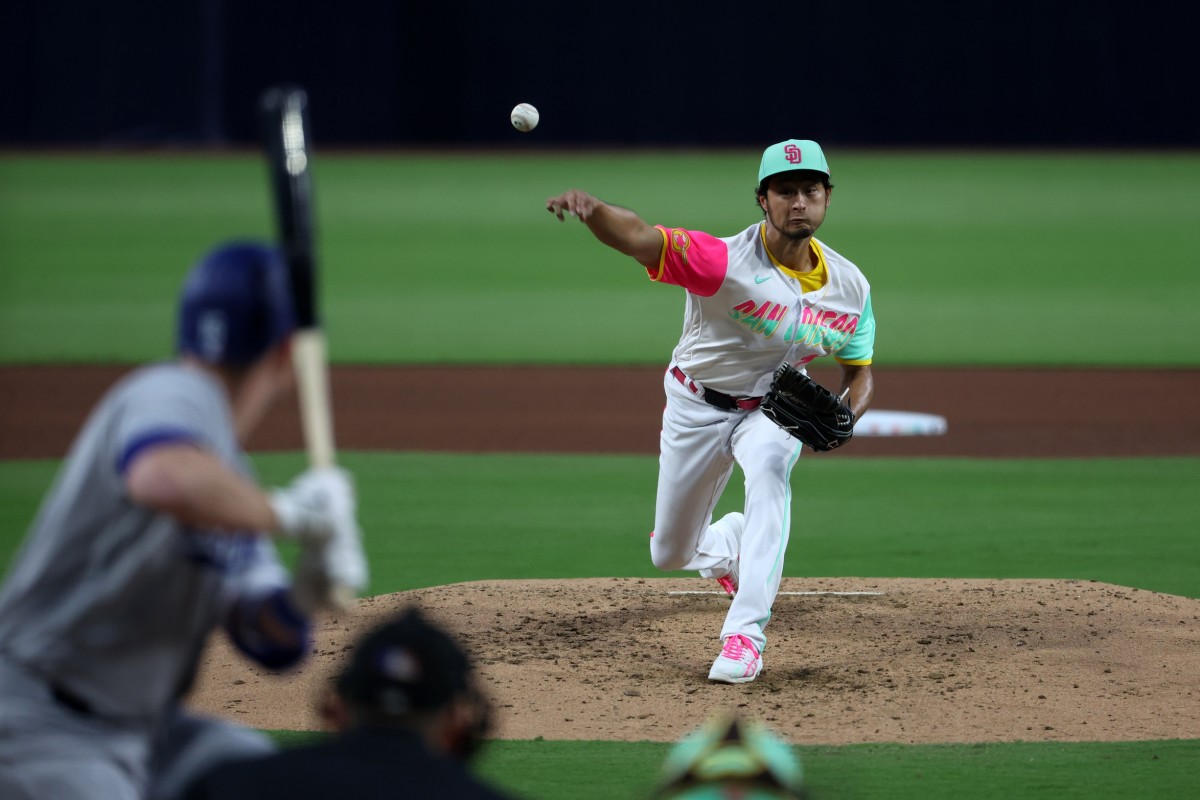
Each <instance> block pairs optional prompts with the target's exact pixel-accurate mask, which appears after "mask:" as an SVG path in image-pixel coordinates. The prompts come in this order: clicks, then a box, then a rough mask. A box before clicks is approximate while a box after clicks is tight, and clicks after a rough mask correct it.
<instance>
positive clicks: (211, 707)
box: [192, 578, 1200, 744]
mask: <svg viewBox="0 0 1200 800" xmlns="http://www.w3.org/2000/svg"><path fill="white" fill-rule="evenodd" d="M714 589H716V587H715V585H714V583H713V582H710V581H702V580H700V579H688V578H683V579H660V580H645V579H635V578H605V579H588V580H573V581H553V580H540V581H483V582H474V583H463V584H455V585H452V586H441V587H436V588H430V589H421V590H417V591H411V592H403V593H398V594H392V595H384V596H379V597H373V598H368V599H365V600H362V601H361V602H360V605H359V608H358V610H357V612H356V613H354V614H351V615H345V616H337V617H330V618H328V619H326V620H325V622H324V624H323V625H322V626H321V627H320V629H319V631H318V634H317V639H316V646H315V654H316V655H315V658H314V660H313V662H312V663H310V664H309V665H308V666H307V668H306V669H304V670H303V671H301V672H299V673H296V674H292V675H287V676H276V675H271V674H268V673H265V672H263V671H261V670H256V669H254V668H253V667H251V666H248V665H247V663H246V662H245V661H244V660H242V659H241V658H240V657H239V656H237V655H236V654H235V653H233V652H232V651H231V650H230V649H229V648H228V647H227V646H226V645H225V644H224V643H223V642H216V643H214V646H213V648H212V649H211V650H210V652H209V653H208V654H207V657H206V659H205V664H204V669H203V672H202V674H201V677H200V680H199V681H198V683H197V691H196V693H195V695H194V696H193V698H192V705H193V706H194V707H195V708H196V709H198V710H200V711H204V712H209V713H214V714H217V715H219V716H224V717H226V718H229V719H234V720H237V721H240V722H242V723H245V724H249V725H252V726H255V727H260V728H271V729H293V730H306V729H315V728H317V727H319V723H318V720H317V717H316V715H315V713H314V708H315V706H316V702H317V698H318V696H319V694H320V692H321V691H322V689H323V687H325V686H327V684H328V681H329V678H330V676H331V675H333V674H335V673H336V672H337V670H338V669H339V668H340V667H341V665H342V663H343V661H344V659H345V657H346V654H347V652H348V651H349V650H350V649H351V648H352V643H353V642H354V641H355V639H356V637H357V636H358V635H359V634H360V632H362V631H363V630H364V629H366V628H368V627H371V626H374V625H376V624H378V623H380V622H381V621H382V620H384V619H385V618H387V617H388V616H389V615H390V614H392V613H393V612H395V611H397V610H398V609H400V608H402V607H404V606H406V605H409V604H415V605H417V606H420V607H421V608H422V609H424V610H425V611H426V612H427V613H428V614H429V616H430V617H431V618H433V619H435V620H437V621H439V622H440V623H441V624H443V625H444V626H446V627H447V628H448V629H449V630H451V631H453V632H455V633H456V634H457V635H458V636H459V637H460V638H461V640H462V641H463V642H464V644H465V645H466V646H467V647H468V648H469V650H470V651H471V652H472V653H473V654H474V656H475V658H476V660H477V663H478V665H479V671H480V674H481V676H482V678H483V685H484V686H485V688H486V689H487V691H488V692H489V694H490V695H491V697H492V698H493V700H494V701H495V703H496V705H497V712H498V713H497V715H496V716H497V730H496V731H495V735H496V736H498V737H500V738H511V739H532V738H535V737H538V736H541V737H545V738H547V739H612V740H655V741H673V740H675V739H678V738H679V737H680V736H682V735H683V734H684V733H686V732H688V731H690V730H692V729H693V728H694V727H696V726H697V725H698V724H699V723H700V722H702V721H703V720H704V719H705V718H706V717H707V716H708V715H709V714H711V713H712V712H714V711H716V710H719V709H726V710H734V709H736V710H740V711H742V712H745V713H748V714H751V715H753V716H756V717H758V718H760V719H762V720H763V721H765V722H767V723H768V724H769V725H771V726H772V727H773V728H774V729H775V730H777V731H779V732H780V733H781V734H782V735H783V736H785V737H787V738H788V739H789V740H790V741H792V742H794V743H822V744H847V743H856V742H905V743H928V742H991V741H1015V740H1027V741H1032V740H1057V741H1068V740H1091V741H1105V740H1135V739H1162V738H1197V737H1200V703H1197V702H1196V700H1197V687H1198V686H1200V659H1197V658H1196V654H1197V652H1200V622H1198V620H1200V600H1194V599H1190V598H1184V597H1178V596H1174V595H1164V594H1158V593H1154V592H1147V591H1139V590H1137V589H1127V588H1124V587H1120V586H1113V585H1109V584H1103V583H1090V582H1080V581H1065V580H1064V581H1048V580H1009V581H993V580H909V579H903V580H901V579H887V580H884V579H868V578H836V579H834V578H812V579H798V578H793V579H785V580H784V582H783V586H782V588H781V593H780V596H779V598H778V600H777V601H776V603H775V609H774V615H773V617H772V621H771V624H770V625H769V626H768V628H767V634H768V637H769V643H768V646H767V649H766V651H765V652H764V660H765V671H764V673H763V675H762V676H761V677H760V678H759V680H757V681H755V682H754V683H751V684H746V685H742V686H728V685H724V684H713V683H710V682H708V680H707V679H706V678H707V674H708V668H709V665H710V663H711V660H712V659H713V658H714V657H715V656H716V654H717V651H718V649H719V641H718V639H717V634H718V632H719V630H720V626H721V620H722V619H723V617H724V614H725V610H726V608H727V606H728V603H729V601H728V600H727V599H726V598H725V597H724V595H723V594H719V593H716V592H714V591H713V590H714ZM845 593H852V594H845Z"/></svg>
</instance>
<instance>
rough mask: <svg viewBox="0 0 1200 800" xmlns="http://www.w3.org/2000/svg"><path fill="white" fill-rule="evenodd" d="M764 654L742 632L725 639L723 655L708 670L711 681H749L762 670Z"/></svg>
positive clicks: (722, 648)
mask: <svg viewBox="0 0 1200 800" xmlns="http://www.w3.org/2000/svg"><path fill="white" fill-rule="evenodd" d="M762 668H763V662H762V656H761V655H760V654H759V652H758V650H756V649H755V647H754V642H751V641H750V640H749V639H747V638H746V637H745V636H742V635H741V634H740V633H735V634H734V635H733V636H730V637H729V638H728V639H726V640H725V643H724V645H723V646H722V647H721V655H719V656H717V660H716V661H714V662H713V665H712V669H711V670H709V671H708V679H709V680H710V681H720V682H721V683H749V682H750V681H752V680H754V679H755V678H757V677H758V675H759V673H760V672H762Z"/></svg>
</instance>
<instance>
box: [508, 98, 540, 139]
mask: <svg viewBox="0 0 1200 800" xmlns="http://www.w3.org/2000/svg"><path fill="white" fill-rule="evenodd" d="M508 118H509V119H511V120H512V125H513V127H514V128H516V129H517V130H519V131H520V132H521V133H529V132H530V131H531V130H533V129H534V128H536V127H537V124H538V120H539V119H541V116H540V115H539V114H538V110H537V109H536V108H534V107H533V106H531V105H529V103H518V104H517V105H516V106H515V107H514V108H513V110H512V114H510V115H509V117H508Z"/></svg>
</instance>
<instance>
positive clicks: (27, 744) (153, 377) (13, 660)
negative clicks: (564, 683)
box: [0, 243, 366, 800]
mask: <svg viewBox="0 0 1200 800" xmlns="http://www.w3.org/2000/svg"><path fill="white" fill-rule="evenodd" d="M293 320H294V312H293V302H292V297H291V292H290V288H289V285H288V280H287V272H286V268H285V266H284V263H283V260H282V258H280V256H279V254H278V253H277V251H275V250H274V249H271V248H268V247H265V246H261V245H258V244H254V243H233V244H227V245H223V246H220V247H217V248H215V249H214V250H213V251H211V252H210V253H208V254H207V255H206V256H205V257H204V258H202V259H201V260H200V261H199V262H198V263H197V265H196V266H195V267H194V268H193V269H192V271H191V273H190V274H189V276H188V279H187V281H186V283H185V285H184V288H183V292H182V296H181V299H180V307H179V322H178V351H179V353H178V358H177V359H176V360H174V361H171V362H164V363H157V364H152V365H148V366H145V367H142V368H141V369H138V370H136V371H134V372H132V373H131V374H130V375H128V376H126V377H125V378H124V379H122V380H121V381H120V382H119V383H117V384H116V385H115V386H114V387H113V388H112V389H111V390H110V391H109V392H108V393H107V394H106V395H105V397H104V398H103V399H102V400H101V402H100V403H99V405H98V406H97V407H96V408H95V409H94V410H93V412H92V413H91V415H90V416H89V418H88V420H87V422H86V423H85V425H84V427H83V429H82V431H81V432H80V433H79V435H78V437H77V438H76V440H75V442H74V444H73V445H72V447H71V451H70V453H69V454H68V456H67V459H66V460H65V461H64V463H63V465H62V468H61V470H60V472H59V474H58V476H57V477H56V479H55V481H54V484H53V486H52V487H51V489H50V491H49V493H48V494H47V495H46V497H45V499H44V501H43V503H42V506H41V509H40V510H39V512H38V514H37V517H36V518H35V520H34V522H33V525H32V527H31V529H30V531H29V535H28V537H27V539H26V541H25V543H24V545H23V548H22V550H21V551H20V553H18V555H17V557H16V558H15V560H14V562H13V565H12V568H11V572H10V573H9V575H8V576H7V578H6V580H5V583H4V584H3V586H2V587H0V708H3V709H4V713H3V714H0V797H3V798H5V800H18V798H38V799H39V800H43V799H44V798H55V800H70V799H71V798H99V797H102V798H105V800H134V798H143V797H150V798H167V797H171V796H173V795H174V794H175V793H176V792H177V791H178V790H180V789H181V788H182V787H183V785H184V784H185V783H186V782H188V781H190V780H191V778H192V776H193V775H194V774H195V773H196V772H198V771H203V770H207V769H208V768H210V767H211V766H212V764H213V763H214V762H216V761H219V760H222V759H224V758H227V757H230V756H245V755H250V754H253V753H261V752H263V751H264V750H267V749H272V748H271V745H270V744H269V743H268V740H267V739H266V738H265V737H263V736H261V735H260V734H258V733H256V732H253V731H250V730H246V729H242V728H237V727H235V726H232V725H228V724H225V723H220V722H217V721H215V720H206V719H200V718H197V717H192V716H189V715H187V714H184V713H183V712H182V711H181V709H180V707H179V701H180V699H181V698H182V697H183V695H184V694H185V693H186V692H187V690H188V688H189V686H190V684H191V682H192V680H193V677H194V674H195V671H196V668H197V664H198V660H199V656H200V653H201V651H202V649H203V647H204V644H205V641H206V640H207V638H208V635H209V634H210V633H211V632H212V631H213V630H214V629H215V628H217V627H222V626H223V627H224V628H225V630H226V631H227V633H228V634H229V636H230V637H231V639H232V641H233V642H234V644H235V645H236V646H237V647H238V648H239V649H240V650H241V651H242V652H243V653H245V654H246V655H248V656H249V657H251V658H252V659H254V660H255V661H257V662H258V663H260V664H262V665H264V666H266V667H268V668H271V669H283V668H287V667H290V666H293V665H295V664H297V663H299V662H300V660H301V659H302V657H303V655H304V653H305V652H306V650H307V643H308V639H309V632H310V622H309V620H310V618H311V616H312V615H313V614H314V613H316V612H317V611H318V610H320V609H321V608H323V607H325V606H327V605H329V604H330V603H332V602H333V598H332V588H331V587H332V586H333V585H335V584H340V585H346V586H350V587H354V588H357V589H361V588H363V586H364V585H365V583H366V562H365V558H364V555H363V551H362V545H361V537H360V532H359V529H358V523H357V520H356V499H355V496H354V491H353V487H352V484H351V481H350V477H349V476H348V475H347V474H346V473H345V472H344V471H341V470H338V469H323V470H312V471H309V472H307V473H305V474H303V475H301V476H300V477H299V478H298V479H297V480H296V481H295V482H294V483H293V484H292V485H291V486H290V487H288V488H287V489H282V490H278V491H275V492H268V491H265V490H264V489H262V488H260V486H259V485H258V483H257V482H256V480H255V479H254V477H253V475H252V473H251V469H250V465H249V463H248V461H247V459H246V457H245V454H244V452H243V450H242V447H243V444H244V443H245V441H246V440H247V438H248V437H249V435H250V434H251V432H252V431H253V430H254V429H255V427H256V426H257V425H258V423H259V421H260V420H261V419H262V418H263V416H264V415H265V414H266V413H267V412H268V410H269V409H270V408H271V406H272V405H273V403H274V402H275V401H276V399H277V398H278V397H280V395H281V394H282V393H283V392H284V391H285V390H286V389H288V388H289V387H290V386H291V385H292V379H291V374H292V373H291V365H290V361H289V342H290V339H291V335H292V331H293V328H294V322H293ZM270 535H280V536H285V537H291V538H294V539H296V540H297V541H298V544H299V556H298V559H297V567H296V570H295V572H294V574H293V575H290V576H289V574H288V573H287V571H286V570H285V569H284V568H283V567H282V566H281V565H280V562H279V561H278V559H277V557H276V554H275V549H274V546H273V544H272V543H271V541H270Z"/></svg>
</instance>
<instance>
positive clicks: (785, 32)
mask: <svg viewBox="0 0 1200 800" xmlns="http://www.w3.org/2000/svg"><path fill="white" fill-rule="evenodd" d="M2 5H3V10H2V11H0V101H2V102H0V106H2V108H0V143H3V144H6V145H10V146H11V145H116V146H121V145H143V144H214V145H222V144H238V143H247V142H250V141H252V140H254V138H255V127H254V126H255V122H254V116H253V106H254V101H255V98H256V97H257V96H258V94H259V93H260V92H261V91H262V89H263V88H264V87H266V86H268V85H270V84H272V83H274V82H279V81H291V82H297V83H300V84H303V85H304V86H305V87H306V88H307V89H308V91H309V95H310V99H311V102H312V107H313V111H314V123H313V124H314V135H315V138H317V139H318V141H321V142H323V143H326V144H345V145H383V146H404V145H424V144H434V145H437V144H448V145H490V144H503V143H505V142H512V141H514V138H513V137H514V136H516V135H517V134H515V133H514V132H513V131H512V130H511V128H509V126H508V124H507V116H508V110H509V109H510V108H511V107H512V106H513V105H514V104H516V103H517V102H521V101H527V102H531V103H533V104H535V105H537V106H538V107H539V108H540V109H541V110H542V113H543V123H542V126H541V127H540V128H539V130H538V133H537V135H538V137H539V138H538V140H537V141H538V142H539V144H542V145H557V144H561V145H572V144H589V145H594V144H612V145H635V146H638V145H641V146H668V145H697V146H708V145H712V146H726V145H754V146H758V145H760V144H762V143H763V142H765V141H776V140H778V139H781V138H786V137H788V136H808V137H812V138H817V139H827V140H836V141H838V142H840V143H842V144H856V143H857V144H863V145H887V146H904V145H951V146H954V145H983V146H987V145H999V146H1005V145H1018V146H1021V145H1031V146H1043V145H1049V146H1068V147H1077V146H1083V147H1088V146H1114V145H1116V146H1152V147H1153V146H1174V147H1179V146H1183V147H1193V146H1197V145H1198V144H1200V128H1198V127H1197V126H1196V124H1195V123H1194V122H1193V120H1194V118H1195V117H1196V116H1197V113H1196V111H1195V107H1196V104H1197V92H1198V91H1200V89H1197V86H1198V85H1200V80H1198V78H1200V68H1198V67H1197V64H1198V63H1200V59H1197V57H1196V56H1195V52H1196V50H1197V47H1200V46H1198V45H1196V43H1195V41H1194V38H1195V35H1196V32H1197V30H1198V28H1197V24H1196V23H1197V21H1198V12H1197V11H1196V10H1195V9H1196V7H1197V6H1200V4H1196V3H1193V2H1190V1H1188V2H1183V1H1180V2H1169V1H1168V0H1145V1H1141V2H1129V3H1113V2H1085V1H1084V0H1062V1H1061V2H1060V1H1058V0H1043V1H1042V2H1036V3H1016V2H995V1H993V0H974V1H973V0H961V2H955V3H949V2H934V3H920V2H909V3H903V2H888V3H883V2H869V1H868V0H855V1H851V0H838V1H833V0H829V1H827V2H815V1H814V2H793V3H786V4H784V3H779V4H776V3H770V4H768V3H754V2H748V1H747V0H727V2H712V0H699V1H698V2H691V3H682V2H679V3H658V2H654V1H653V0H642V2H636V3H635V2H629V1H628V0H608V1H607V2H571V1H570V0H555V1H554V2H548V1H546V0H522V1H521V2H500V1H499V0H492V1H491V2H487V1H486V0H460V1H459V2H455V1H454V0H433V1H432V2H425V3H415V2H414V3H410V2H396V1H395V0H392V2H386V1H385V0H322V1H321V2H316V0H291V1H289V0H274V1H273V2H262V1H261V0H240V1H239V0H177V1H176V2H172V0H155V1H154V2H150V1H149V0H111V2H95V0H86V1H85V0H5V2H4V3H3V4H2Z"/></svg>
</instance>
